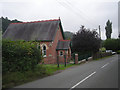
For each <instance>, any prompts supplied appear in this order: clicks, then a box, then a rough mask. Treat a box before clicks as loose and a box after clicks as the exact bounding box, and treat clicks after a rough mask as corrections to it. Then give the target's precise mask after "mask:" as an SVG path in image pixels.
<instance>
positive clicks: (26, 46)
mask: <svg viewBox="0 0 120 90" xmlns="http://www.w3.org/2000/svg"><path fill="white" fill-rule="evenodd" d="M40 61H41V55H40V51H39V50H38V49H37V48H36V42H34V44H33V43H32V42H25V41H10V40H3V41H2V66H3V67H2V71H3V73H7V72H15V71H20V72H24V71H28V70H34V68H35V66H36V65H37V64H38V63H39V62H40Z"/></svg>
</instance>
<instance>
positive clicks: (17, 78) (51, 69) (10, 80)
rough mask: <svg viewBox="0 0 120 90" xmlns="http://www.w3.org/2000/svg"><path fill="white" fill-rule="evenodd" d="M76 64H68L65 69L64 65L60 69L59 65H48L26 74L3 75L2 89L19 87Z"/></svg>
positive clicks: (38, 66)
mask: <svg viewBox="0 0 120 90" xmlns="http://www.w3.org/2000/svg"><path fill="white" fill-rule="evenodd" d="M71 66H75V64H67V66H66V67H64V65H63V64H60V67H59V68H58V67H57V65H55V64H54V65H53V64H49V65H48V64H47V65H40V64H39V65H37V66H36V68H35V70H34V71H26V72H9V73H6V74H3V75H2V88H12V87H15V86H17V85H21V84H24V83H27V82H30V81H34V80H37V79H40V78H43V77H46V76H49V75H52V74H54V73H55V72H56V71H59V70H65V69H66V68H69V67H71Z"/></svg>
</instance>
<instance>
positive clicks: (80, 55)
mask: <svg viewBox="0 0 120 90" xmlns="http://www.w3.org/2000/svg"><path fill="white" fill-rule="evenodd" d="M91 56H92V54H91V53H78V61H81V60H83V59H87V58H88V57H91ZM72 58H73V60H75V53H73V54H72Z"/></svg>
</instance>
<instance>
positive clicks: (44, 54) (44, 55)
mask: <svg viewBox="0 0 120 90" xmlns="http://www.w3.org/2000/svg"><path fill="white" fill-rule="evenodd" d="M44 47H45V50H44ZM42 55H43V57H46V56H47V47H46V45H43V46H42Z"/></svg>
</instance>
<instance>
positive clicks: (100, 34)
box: [99, 25, 101, 39]
mask: <svg viewBox="0 0 120 90" xmlns="http://www.w3.org/2000/svg"><path fill="white" fill-rule="evenodd" d="M100 29H101V28H100V25H99V36H100V39H101V31H100Z"/></svg>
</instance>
